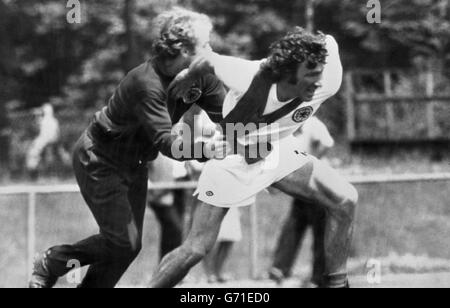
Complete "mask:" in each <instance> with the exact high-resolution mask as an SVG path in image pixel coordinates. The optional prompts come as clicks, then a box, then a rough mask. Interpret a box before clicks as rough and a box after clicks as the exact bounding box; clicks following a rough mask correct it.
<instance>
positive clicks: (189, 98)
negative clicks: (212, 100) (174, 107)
mask: <svg viewBox="0 0 450 308" xmlns="http://www.w3.org/2000/svg"><path fill="white" fill-rule="evenodd" d="M202 95H203V92H202V90H200V89H199V88H197V87H192V88H190V89H189V91H187V93H186V94H185V95H184V96H183V102H184V103H185V104H193V103H195V102H196V101H198V100H199V99H200V97H202Z"/></svg>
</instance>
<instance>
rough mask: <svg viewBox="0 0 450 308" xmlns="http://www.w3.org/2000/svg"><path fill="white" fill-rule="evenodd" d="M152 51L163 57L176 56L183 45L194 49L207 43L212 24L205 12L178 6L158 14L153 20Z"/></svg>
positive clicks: (191, 49) (190, 49)
mask: <svg viewBox="0 0 450 308" xmlns="http://www.w3.org/2000/svg"><path fill="white" fill-rule="evenodd" d="M154 27H155V30H156V31H155V36H156V37H155V40H154V43H153V52H154V53H155V54H156V55H157V56H160V57H163V58H176V57H177V56H178V55H179V54H180V52H181V49H182V48H183V47H185V48H187V49H188V50H189V51H194V50H195V47H196V46H206V45H207V44H209V41H210V36H211V31H212V29H213V25H212V22H211V19H210V18H209V17H208V16H206V15H205V14H200V13H196V12H193V11H189V10H186V9H183V8H180V7H175V8H173V9H172V10H169V11H166V12H163V13H161V14H160V15H158V17H156V20H155V22H154Z"/></svg>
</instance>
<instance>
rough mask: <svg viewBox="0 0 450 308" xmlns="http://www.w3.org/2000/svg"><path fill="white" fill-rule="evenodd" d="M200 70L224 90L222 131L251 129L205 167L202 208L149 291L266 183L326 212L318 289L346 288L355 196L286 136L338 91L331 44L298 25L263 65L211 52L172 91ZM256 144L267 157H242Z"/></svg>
mask: <svg viewBox="0 0 450 308" xmlns="http://www.w3.org/2000/svg"><path fill="white" fill-rule="evenodd" d="M206 73H214V74H215V75H216V76H217V77H218V78H219V79H221V80H222V81H223V82H224V83H225V85H226V86H227V87H228V88H229V89H230V92H229V94H228V96H227V98H226V99H225V102H224V108H223V111H224V121H223V122H222V123H221V124H222V125H221V126H222V127H227V126H229V124H232V125H238V124H244V125H245V126H248V125H250V124H253V125H254V126H256V127H257V129H249V130H245V132H244V134H241V132H237V137H238V142H237V150H236V151H235V153H236V154H235V155H230V156H227V157H226V158H225V159H223V160H211V161H209V162H207V163H206V165H205V168H204V170H203V173H202V175H201V177H200V180H199V185H198V189H197V194H198V198H199V200H200V201H202V202H203V203H202V205H200V206H199V208H198V209H197V211H196V213H195V217H194V222H193V226H192V230H191V233H190V234H189V236H188V238H187V239H186V241H185V242H184V243H183V245H182V246H181V247H180V248H178V249H177V250H175V251H174V252H173V253H171V254H169V255H168V256H167V257H166V258H164V260H163V261H162V263H161V265H160V266H159V268H158V270H157V272H156V273H155V275H154V277H153V279H152V281H151V283H150V286H151V287H171V286H174V285H176V284H177V283H178V282H179V281H180V280H181V279H182V278H183V277H184V276H185V275H186V274H187V273H188V271H189V270H190V268H192V267H193V266H194V265H195V264H197V263H198V262H200V260H201V259H202V258H204V256H205V255H206V254H207V252H208V251H210V250H211V248H212V247H213V245H214V242H215V241H216V238H217V235H218V233H219V229H220V224H221V222H222V220H223V218H224V216H225V215H226V213H227V211H228V209H229V208H233V207H241V206H248V205H250V204H252V203H253V202H254V201H255V197H256V195H257V193H259V192H260V191H262V190H264V189H265V188H267V187H269V186H272V185H273V186H274V187H275V188H278V189H280V190H281V191H283V192H285V193H287V194H289V195H291V196H293V197H294V198H300V199H304V200H307V201H308V202H312V203H314V204H316V205H317V206H322V207H324V208H326V209H327V219H326V220H327V221H326V230H325V233H326V235H325V258H326V262H325V263H326V264H325V270H324V273H323V274H324V278H323V283H322V285H321V287H330V288H333V287H336V288H344V287H348V278H347V268H346V267H347V265H346V263H347V258H348V254H349V250H350V243H351V235H352V229H353V220H354V213H355V208H356V203H357V199H358V193H357V191H356V189H355V188H354V187H353V186H352V185H351V184H349V183H348V182H347V181H346V180H345V179H344V178H343V177H341V176H339V175H338V174H337V172H336V171H334V170H333V169H332V168H330V167H329V166H327V165H325V164H323V163H321V162H320V161H319V160H318V159H316V158H314V157H313V156H310V155H308V154H306V153H304V152H303V150H302V149H301V148H300V146H299V145H298V142H297V140H296V139H295V136H294V135H293V134H294V132H295V131H297V130H298V129H299V128H300V127H301V126H302V125H303V123H304V122H305V121H306V120H307V119H308V118H310V117H311V116H313V115H314V113H315V112H316V111H317V109H318V108H319V107H320V105H321V104H322V103H323V102H325V100H327V99H328V98H330V97H331V96H333V95H334V94H336V92H337V91H338V90H339V88H340V85H341V82H342V66H341V62H340V58H339V50H338V45H337V43H336V41H335V40H334V38H333V37H331V36H324V35H322V34H317V35H315V34H312V33H309V32H307V31H305V30H304V29H302V28H299V27H297V28H296V29H295V30H294V31H293V32H291V33H289V34H287V35H286V36H285V37H283V38H282V39H281V40H279V41H278V42H276V43H275V44H273V45H272V47H271V54H270V55H269V57H268V58H267V59H265V60H263V61H256V62H255V61H247V60H242V59H236V58H233V57H226V56H220V55H218V54H215V53H213V52H212V51H211V52H210V53H207V54H205V55H203V56H202V57H199V58H198V59H197V60H196V61H194V62H193V64H192V65H191V67H190V69H189V72H187V73H185V74H183V75H181V76H178V78H177V80H176V85H174V86H173V89H172V90H173V91H175V92H177V91H178V92H179V93H180V95H182V94H183V92H184V91H185V89H187V88H188V87H189V82H190V80H196V79H197V77H198V76H199V75H203V74H206ZM265 124H266V126H264V125H265ZM231 135H232V136H236V132H233V133H232V134H231ZM226 136H227V140H228V142H229V143H230V144H232V146H233V147H234V146H235V145H236V140H233V139H232V138H230V137H229V136H230V134H229V132H228V130H227V131H226ZM261 139H264V140H265V143H266V144H267V145H268V146H267V147H266V149H267V151H266V153H264V154H261V153H259V152H258V151H257V155H256V156H257V159H253V158H254V157H253V156H252V155H250V156H252V157H247V155H248V151H247V150H248V149H254V148H255V145H257V144H258V143H260V140H261ZM242 149H244V151H242ZM250 152H251V151H250ZM250 154H252V153H250Z"/></svg>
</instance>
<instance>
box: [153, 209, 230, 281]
mask: <svg viewBox="0 0 450 308" xmlns="http://www.w3.org/2000/svg"><path fill="white" fill-rule="evenodd" d="M227 212H228V208H219V207H214V206H212V205H209V204H206V203H202V204H201V205H200V206H199V207H198V208H197V210H196V211H195V214H194V220H193V223H192V228H191V231H190V233H189V235H188V237H187V239H186V240H185V242H184V243H183V244H182V245H181V247H179V248H177V249H176V250H174V251H173V252H171V253H170V254H168V255H167V256H166V257H165V258H164V259H163V260H162V261H161V264H160V265H159V266H158V269H157V270H156V272H155V274H154V275H153V277H152V280H151V282H150V285H149V287H150V288H171V287H174V286H175V285H176V284H177V283H179V282H180V281H181V280H182V279H183V278H184V277H185V276H186V275H187V274H188V272H189V270H190V269H191V268H192V267H194V266H195V265H196V264H198V263H199V262H200V261H201V260H202V259H203V258H204V257H205V256H206V255H207V254H208V252H209V251H211V249H212V248H213V247H214V244H215V242H216V240H217V236H218V235H219V231H220V226H221V224H222V221H223V219H224V217H225V215H226V213H227Z"/></svg>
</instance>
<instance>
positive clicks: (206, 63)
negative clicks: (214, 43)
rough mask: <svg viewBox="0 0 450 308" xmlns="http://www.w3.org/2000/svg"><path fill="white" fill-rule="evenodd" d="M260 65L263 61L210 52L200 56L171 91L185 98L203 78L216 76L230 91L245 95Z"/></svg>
mask: <svg viewBox="0 0 450 308" xmlns="http://www.w3.org/2000/svg"><path fill="white" fill-rule="evenodd" d="M260 65H261V61H250V60H245V59H241V58H236V57H231V56H223V55H220V54H218V53H215V52H212V51H209V52H207V53H204V54H201V55H200V56H198V57H197V58H196V59H195V60H194V61H193V62H192V64H191V65H190V67H189V69H188V70H185V71H183V72H181V73H180V74H179V75H178V76H177V77H176V78H175V80H174V81H173V82H172V85H171V86H170V90H171V91H173V93H174V94H175V95H177V96H178V97H183V95H184V94H185V93H186V92H187V91H188V90H189V88H190V87H191V85H192V84H193V83H194V82H195V81H196V80H198V79H199V78H200V77H201V76H204V75H207V74H215V75H216V76H217V77H218V78H219V79H220V80H221V81H222V82H223V83H224V84H225V86H226V87H227V88H229V89H230V90H232V91H236V92H240V93H244V92H246V91H247V89H248V88H249V86H250V84H251V82H252V80H253V77H254V76H255V74H256V72H257V71H258V70H259V67H260Z"/></svg>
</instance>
